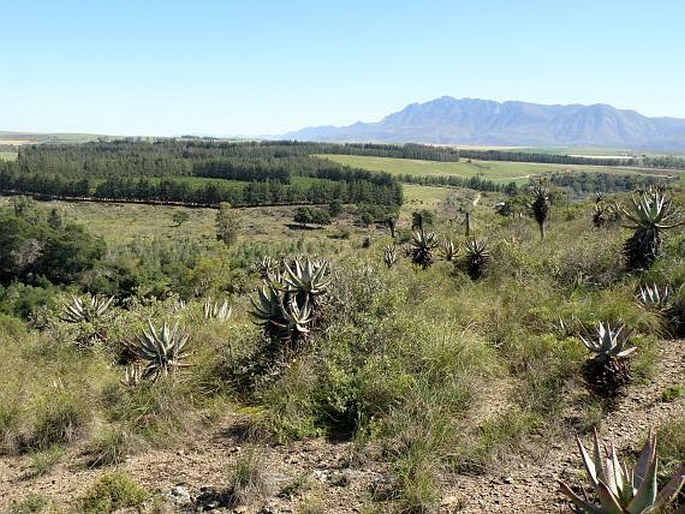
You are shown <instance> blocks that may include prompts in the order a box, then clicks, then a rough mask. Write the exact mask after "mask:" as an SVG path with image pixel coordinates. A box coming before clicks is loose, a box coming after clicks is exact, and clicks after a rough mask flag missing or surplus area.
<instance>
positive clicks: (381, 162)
mask: <svg viewBox="0 0 685 514" xmlns="http://www.w3.org/2000/svg"><path fill="white" fill-rule="evenodd" d="M319 157H324V158H326V159H330V160H332V161H334V162H337V163H339V164H345V165H347V166H353V167H357V168H364V169H368V170H373V171H386V172H388V173H392V174H395V175H405V174H406V175H417V176H422V175H423V176H445V175H456V176H459V177H464V178H468V177H482V178H484V179H489V180H492V181H494V182H500V183H505V182H511V181H514V182H516V183H518V184H522V183H526V182H528V180H529V178H530V177H532V176H535V175H539V174H541V173H546V172H553V171H560V172H563V171H586V172H595V173H611V174H638V175H661V174H662V173H660V172H659V171H658V170H648V171H643V170H638V169H635V168H617V167H608V166H581V165H569V164H537V163H526V162H506V161H472V162H467V161H464V160H462V161H460V162H435V161H419V160H412V159H394V158H389V157H366V156H358V155H320V156H319ZM675 173H676V172H669V174H675Z"/></svg>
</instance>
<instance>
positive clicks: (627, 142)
mask: <svg viewBox="0 0 685 514" xmlns="http://www.w3.org/2000/svg"><path fill="white" fill-rule="evenodd" d="M281 137H284V138H286V139H297V140H306V141H339V142H372V141H373V142H389V143H407V142H415V143H436V144H459V143H461V144H478V145H496V146H571V147H574V146H575V147H581V146H603V147H612V148H629V149H644V150H663V151H669V150H681V151H682V150H685V119H678V118H648V117H646V116H643V115H641V114H640V113H638V112H636V111H630V110H622V109H616V108H614V107H612V106H611V105H606V104H595V105H579V104H572V105H540V104H534V103H528V102H502V103H500V102H494V101H491V100H477V99H470V98H464V99H456V98H452V97H450V96H443V97H442V98H437V99H435V100H431V101H429V102H426V103H421V104H420V103H413V104H410V105H408V106H407V107H405V108H404V109H402V110H401V111H399V112H396V113H393V114H390V115H389V116H386V117H385V118H383V119H382V120H381V121H379V122H376V123H362V122H357V123H355V124H353V125H349V126H346V127H334V126H323V127H309V128H305V129H302V130H298V131H296V132H290V133H288V134H285V135H283V136H281Z"/></svg>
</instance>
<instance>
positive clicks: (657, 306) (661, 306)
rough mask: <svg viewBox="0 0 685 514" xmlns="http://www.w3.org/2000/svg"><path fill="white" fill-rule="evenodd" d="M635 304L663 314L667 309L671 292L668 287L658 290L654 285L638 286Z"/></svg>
mask: <svg viewBox="0 0 685 514" xmlns="http://www.w3.org/2000/svg"><path fill="white" fill-rule="evenodd" d="M636 298H637V303H638V304H639V305H641V306H642V307H645V308H647V309H653V310H655V311H659V312H664V311H666V310H667V309H668V307H669V303H670V299H671V290H670V289H669V288H668V286H666V287H664V288H663V289H659V287H658V286H657V285H656V284H652V285H651V286H650V285H649V284H645V285H642V286H640V289H639V290H638V292H637V295H636Z"/></svg>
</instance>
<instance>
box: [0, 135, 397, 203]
mask: <svg viewBox="0 0 685 514" xmlns="http://www.w3.org/2000/svg"><path fill="white" fill-rule="evenodd" d="M309 151H311V148H309V147H301V146H300V145H296V144H293V145H290V144H276V143H213V142H204V141H202V142H197V141H176V140H161V141H156V142H138V141H130V140H122V141H111V142H96V143H85V144H80V145H33V146H27V147H22V148H21V149H20V152H19V156H18V158H17V160H16V161H15V162H5V163H0V189H1V190H3V191H6V192H7V191H9V192H20V193H31V194H34V195H46V196H55V197H93V198H101V199H121V200H140V201H146V200H150V201H169V202H182V203H188V204H201V205H218V204H219V203H221V202H230V203H231V204H232V205H236V206H247V205H268V204H287V203H327V202H330V201H334V200H337V201H340V202H344V203H379V204H383V205H391V204H395V205H399V204H401V203H402V201H403V196H402V186H401V184H400V182H399V180H398V179H397V178H395V177H393V176H392V175H390V174H389V173H383V172H374V171H368V170H363V169H356V168H350V167H348V166H344V165H341V164H338V163H334V162H331V161H329V160H326V159H319V158H315V157H310V156H309V155H308V153H307V152H309ZM203 179H206V180H203ZM209 179H212V180H209ZM216 179H220V180H216Z"/></svg>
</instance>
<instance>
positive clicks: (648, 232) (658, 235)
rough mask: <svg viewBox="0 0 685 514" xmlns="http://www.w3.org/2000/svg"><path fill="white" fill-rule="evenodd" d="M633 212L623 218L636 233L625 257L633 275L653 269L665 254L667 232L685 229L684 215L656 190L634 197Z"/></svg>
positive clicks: (627, 242) (626, 250) (628, 212)
mask: <svg viewBox="0 0 685 514" xmlns="http://www.w3.org/2000/svg"><path fill="white" fill-rule="evenodd" d="M631 200H632V201H631V210H630V211H628V210H624V211H623V214H624V215H625V217H626V218H628V221H629V222H630V224H629V225H628V228H631V229H633V235H632V236H631V237H630V239H628V241H626V243H625V245H624V247H623V253H624V254H625V256H626V260H627V265H628V269H629V270H631V271H638V270H646V269H649V268H650V267H651V266H652V264H653V263H654V261H655V260H656V259H658V258H659V257H660V256H661V254H662V246H663V236H664V232H665V231H667V230H670V229H672V228H675V227H678V226H680V225H682V221H681V220H680V219H679V217H680V211H679V210H678V209H677V208H676V207H674V205H673V203H672V201H671V199H670V198H669V197H667V196H666V194H665V193H663V192H661V191H659V190H658V189H655V188H650V189H648V190H646V191H643V192H641V193H639V195H637V196H633V197H632V199H631Z"/></svg>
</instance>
